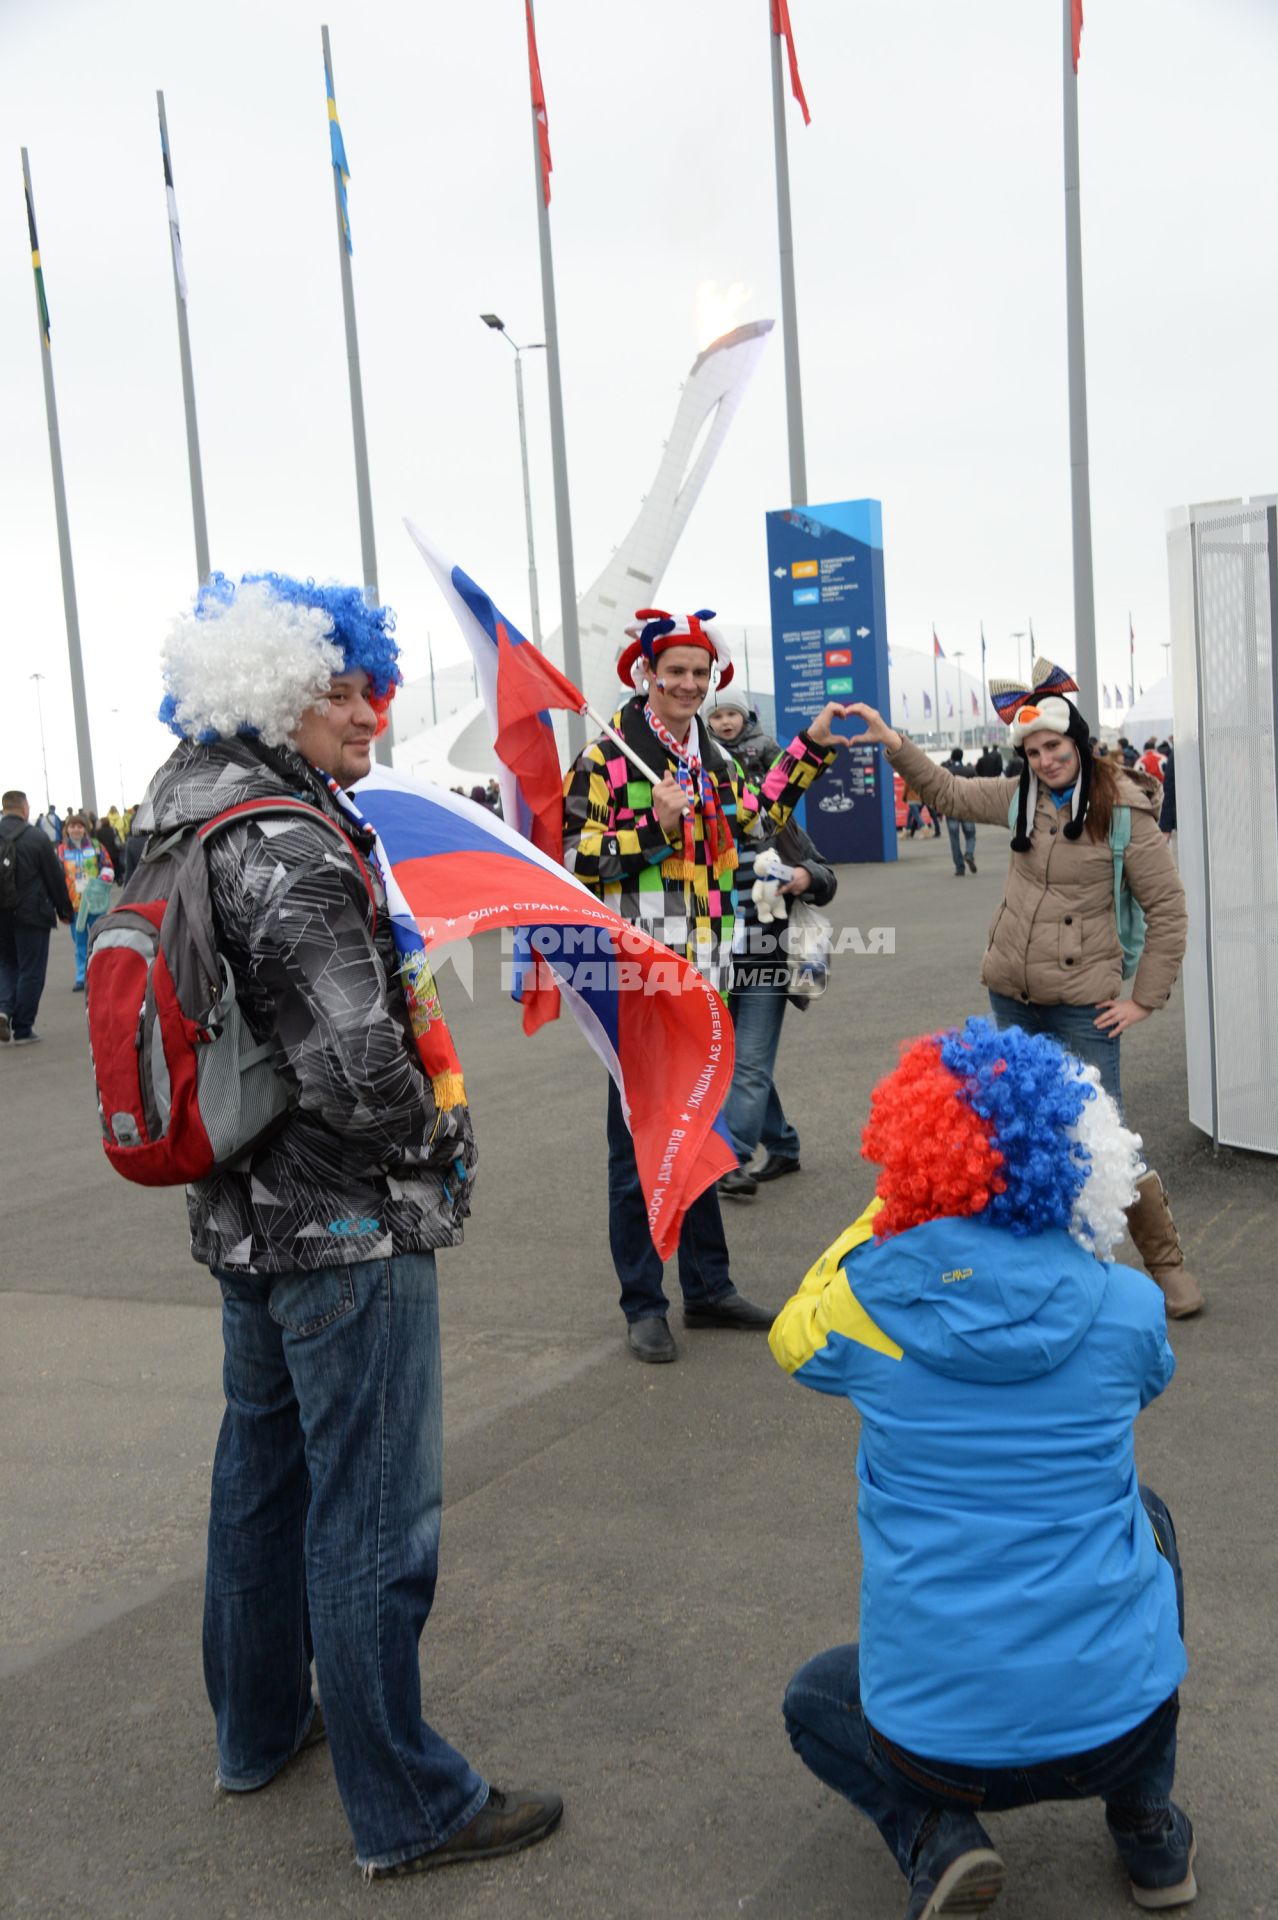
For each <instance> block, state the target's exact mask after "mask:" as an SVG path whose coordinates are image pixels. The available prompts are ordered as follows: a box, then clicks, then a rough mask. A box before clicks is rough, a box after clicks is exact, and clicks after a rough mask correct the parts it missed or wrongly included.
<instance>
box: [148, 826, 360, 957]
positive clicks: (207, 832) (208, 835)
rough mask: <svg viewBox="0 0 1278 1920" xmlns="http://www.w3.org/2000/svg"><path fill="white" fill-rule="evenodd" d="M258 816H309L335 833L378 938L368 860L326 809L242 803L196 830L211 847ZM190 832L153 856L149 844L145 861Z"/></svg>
mask: <svg viewBox="0 0 1278 1920" xmlns="http://www.w3.org/2000/svg"><path fill="white" fill-rule="evenodd" d="M255 814H301V815H303V816H305V817H306V818H307V819H311V820H318V821H319V823H320V825H321V826H324V827H327V828H328V830H329V832H330V833H335V834H336V835H337V837H338V839H339V840H341V841H342V842H343V844H344V845H345V847H346V849H347V852H348V853H349V854H350V856H351V858H352V860H354V862H355V865H356V866H357V867H358V869H359V874H360V878H361V879H362V880H363V882H364V887H365V891H366V892H367V894H368V904H369V906H370V908H371V909H372V914H373V934H374V936H376V933H377V896H376V894H375V893H374V892H373V882H372V878H371V876H370V874H369V871H368V866H367V863H366V861H365V859H364V856H363V854H361V852H360V850H359V848H358V847H357V846H356V845H355V842H354V841H353V840H352V839H351V837H350V835H349V834H348V833H347V832H346V831H345V830H344V828H342V827H340V826H339V825H338V823H337V821H336V820H333V819H330V817H329V815H328V814H326V813H325V812H324V811H323V809H322V808H320V807H313V806H311V804H310V802H309V801H307V800H284V799H281V800H241V801H240V803H239V805H238V806H234V807H227V808H226V810H225V812H223V813H215V814H214V815H213V817H212V819H211V820H205V821H203V822H202V823H201V824H200V825H199V826H198V827H197V828H196V829H195V831H196V834H197V836H198V838H199V841H200V844H201V846H205V847H207V845H208V843H209V841H210V840H211V839H212V837H213V835H214V834H215V833H220V832H221V830H222V828H223V827H226V826H232V825H234V824H235V823H236V822H237V821H240V820H246V819H249V818H251V817H252V816H254V815H255ZM187 831H188V829H187V828H185V827H182V828H179V830H178V832H177V834H174V835H170V836H169V837H168V839H167V840H166V841H165V842H164V843H163V845H162V846H161V847H159V848H157V849H156V851H155V853H154V854H153V853H152V848H151V846H150V845H149V844H148V846H147V850H146V853H145V854H144V855H143V858H144V859H148V860H149V859H151V858H157V859H158V858H159V857H160V854H161V853H162V852H165V851H167V849H168V847H169V846H171V845H173V844H174V843H175V842H176V840H178V839H179V838H180V837H181V835H182V834H183V833H186V832H187Z"/></svg>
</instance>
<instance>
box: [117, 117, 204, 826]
mask: <svg viewBox="0 0 1278 1920" xmlns="http://www.w3.org/2000/svg"><path fill="white" fill-rule="evenodd" d="M155 100H156V105H157V107H158V108H159V113H160V148H161V151H162V152H163V154H164V190H165V197H166V199H167V201H168V210H169V251H170V253H171V254H172V256H173V298H174V301H175V302H176V304H177V324H178V355H179V357H180V359H181V362H182V400H183V404H184V406H185V408H186V461H187V466H188V468H189V469H190V474H191V518H192V520H193V522H194V526H195V570H196V573H197V574H198V576H199V579H200V581H201V583H203V582H204V581H205V580H207V579H208V577H209V529H208V522H207V520H206V519H205V515H204V474H203V470H202V468H201V465H200V429H199V423H198V421H197V420H196V416H195V375H194V373H193V372H192V370H191V334H190V329H189V328H188V326H187V320H186V268H185V266H184V264H183V260H182V236H181V231H180V229H179V227H178V218H177V199H176V196H175V193H174V188H173V155H172V152H171V150H170V148H169V122H168V118H167V116H166V114H165V111H164V95H163V93H162V92H161V91H159V89H157V90H156V95H155ZM121 804H123V801H122V802H121Z"/></svg>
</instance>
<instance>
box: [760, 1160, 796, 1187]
mask: <svg viewBox="0 0 1278 1920" xmlns="http://www.w3.org/2000/svg"><path fill="white" fill-rule="evenodd" d="M799 1171H800V1168H799V1163H798V1161H797V1160H787V1159H786V1158H785V1157H784V1155H782V1154H779V1153H770V1154H769V1155H768V1157H767V1159H766V1160H765V1161H764V1163H763V1165H762V1166H761V1167H760V1168H759V1171H758V1172H757V1173H756V1174H752V1175H751V1178H752V1179H753V1180H754V1182H755V1183H756V1185H757V1184H759V1183H760V1182H761V1181H764V1180H784V1178H785V1176H786V1174H787V1173H798V1172H799Z"/></svg>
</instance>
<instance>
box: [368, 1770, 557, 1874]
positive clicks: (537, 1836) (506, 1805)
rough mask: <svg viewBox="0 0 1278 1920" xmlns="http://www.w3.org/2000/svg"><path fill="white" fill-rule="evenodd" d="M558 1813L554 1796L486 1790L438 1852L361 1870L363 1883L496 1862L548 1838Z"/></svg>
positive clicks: (522, 1790)
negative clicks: (471, 1816) (465, 1862)
mask: <svg viewBox="0 0 1278 1920" xmlns="http://www.w3.org/2000/svg"><path fill="white" fill-rule="evenodd" d="M563 1810H564V1803H563V1801H562V1800H561V1799H560V1798H559V1795H558V1794H557V1793H530V1792H528V1791H527V1790H526V1789H521V1790H520V1791H518V1792H513V1793H503V1792H502V1790H501V1788H500V1787H489V1789H488V1798H487V1800H486V1801H485V1802H484V1804H483V1806H482V1807H481V1808H480V1809H479V1812H478V1813H477V1814H476V1815H475V1817H474V1819H473V1820H468V1821H467V1822H466V1824H465V1826H464V1827H462V1828H461V1829H460V1830H459V1831H458V1832H457V1833H455V1834H454V1835H453V1837H452V1839H451V1840H445V1842H444V1844H443V1846H442V1847H432V1848H431V1849H430V1852H429V1853H418V1854H414V1856H413V1858H412V1859H411V1860H401V1861H399V1862H398V1864H397V1865H395V1866H393V1867H366V1868H365V1869H364V1874H365V1878H366V1879H369V1880H389V1879H392V1878H394V1879H398V1878H399V1877H400V1876H401V1875H403V1874H406V1873H429V1872H430V1870H431V1868H432V1867H452V1866H458V1865H460V1864H461V1862H462V1861H463V1860H499V1859H500V1858H501V1856H502V1855H503V1854H506V1853H518V1852H519V1851H520V1849H521V1848H522V1847H532V1846H535V1845H536V1843H537V1842H538V1840H544V1839H545V1838H546V1835H547V1834H548V1833H553V1831H554V1829H555V1828H556V1827H557V1826H558V1825H559V1821H560V1818H561V1817H562V1815H563Z"/></svg>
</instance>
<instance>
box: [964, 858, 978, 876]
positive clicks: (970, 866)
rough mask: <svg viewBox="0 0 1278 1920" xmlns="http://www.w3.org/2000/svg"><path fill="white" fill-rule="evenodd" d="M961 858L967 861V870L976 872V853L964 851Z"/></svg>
mask: <svg viewBox="0 0 1278 1920" xmlns="http://www.w3.org/2000/svg"><path fill="white" fill-rule="evenodd" d="M963 858H964V859H965V860H966V861H967V870H968V872H969V873H975V872H976V855H975V854H974V853H965V854H964V855H963Z"/></svg>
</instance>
